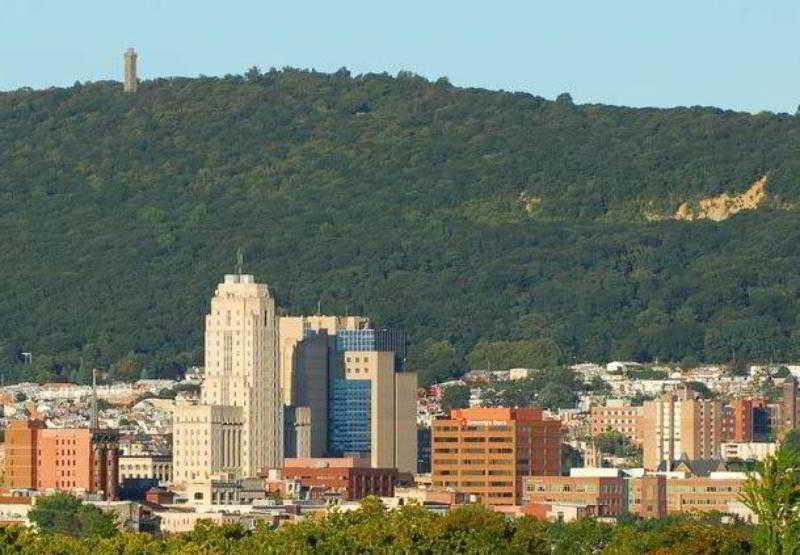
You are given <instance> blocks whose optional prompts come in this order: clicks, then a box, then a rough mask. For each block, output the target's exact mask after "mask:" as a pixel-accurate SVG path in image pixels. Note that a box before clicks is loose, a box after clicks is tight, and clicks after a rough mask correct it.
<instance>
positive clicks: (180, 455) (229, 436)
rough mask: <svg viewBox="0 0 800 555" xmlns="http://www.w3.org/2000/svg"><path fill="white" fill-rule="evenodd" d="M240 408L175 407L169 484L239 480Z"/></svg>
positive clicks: (242, 428)
mask: <svg viewBox="0 0 800 555" xmlns="http://www.w3.org/2000/svg"><path fill="white" fill-rule="evenodd" d="M242 412H243V411H242V408H241V407H223V406H218V405H178V406H176V407H175V411H174V412H173V424H172V429H173V440H172V467H173V481H174V482H175V483H176V484H184V483H187V482H193V481H197V480H210V479H212V478H218V477H223V478H226V479H233V478H240V477H242V473H243V469H244V468H245V467H244V456H243V453H242V448H241V445H242V437H243V435H244V417H243V415H242Z"/></svg>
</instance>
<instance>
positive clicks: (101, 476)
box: [6, 420, 119, 499]
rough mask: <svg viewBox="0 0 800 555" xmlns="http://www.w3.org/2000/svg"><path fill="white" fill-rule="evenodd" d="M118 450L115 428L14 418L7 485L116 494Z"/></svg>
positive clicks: (9, 431)
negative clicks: (55, 425)
mask: <svg viewBox="0 0 800 555" xmlns="http://www.w3.org/2000/svg"><path fill="white" fill-rule="evenodd" d="M118 451H119V434H118V432H117V431H116V430H91V429H88V428H45V427H44V425H43V423H42V422H40V421H36V420H28V421H25V420H15V421H12V422H10V423H9V425H8V428H7V430H6V453H7V456H6V476H7V484H8V487H10V488H25V489H34V490H58V491H65V492H88V493H102V494H103V496H104V497H105V498H106V499H116V498H117V494H118V491H117V490H118V476H119V460H118V457H119V454H118Z"/></svg>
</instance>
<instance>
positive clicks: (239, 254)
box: [236, 247, 244, 275]
mask: <svg viewBox="0 0 800 555" xmlns="http://www.w3.org/2000/svg"><path fill="white" fill-rule="evenodd" d="M243 267H244V251H243V250H242V247H239V248H238V250H237V251H236V273H237V274H238V275H242V268H243Z"/></svg>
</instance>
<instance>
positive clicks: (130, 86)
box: [124, 48, 139, 94]
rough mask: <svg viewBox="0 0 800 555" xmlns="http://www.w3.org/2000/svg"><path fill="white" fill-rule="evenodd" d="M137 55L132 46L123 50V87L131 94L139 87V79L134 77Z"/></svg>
mask: <svg viewBox="0 0 800 555" xmlns="http://www.w3.org/2000/svg"><path fill="white" fill-rule="evenodd" d="M138 57H139V55H138V54H136V51H135V50H134V49H133V48H128V50H126V51H125V81H124V89H125V92H126V93H130V94H133V93H135V92H136V90H137V89H138V88H139V80H138V78H137V77H136V58H138Z"/></svg>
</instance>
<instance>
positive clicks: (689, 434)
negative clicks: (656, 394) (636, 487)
mask: <svg viewBox="0 0 800 555" xmlns="http://www.w3.org/2000/svg"><path fill="white" fill-rule="evenodd" d="M721 417H722V407H721V405H720V403H719V402H718V401H712V400H707V399H700V398H698V396H697V394H696V393H694V392H693V391H691V390H688V389H681V390H677V391H675V392H671V393H666V394H664V395H662V396H661V397H660V398H658V399H656V400H654V401H647V402H645V404H644V411H643V415H642V435H643V438H644V442H643V448H644V467H645V468H646V469H648V470H655V469H656V468H658V466H659V465H660V464H661V463H662V462H667V463H669V464H671V463H672V462H674V461H677V460H679V459H681V458H683V457H687V458H689V459H691V460H696V459H716V458H719V457H720V443H721V436H722V425H721V422H722V420H721Z"/></svg>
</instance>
